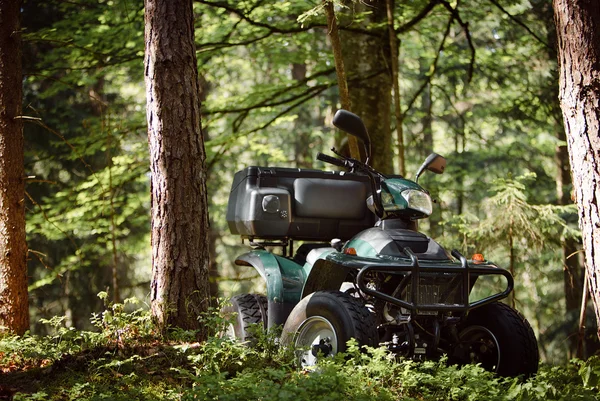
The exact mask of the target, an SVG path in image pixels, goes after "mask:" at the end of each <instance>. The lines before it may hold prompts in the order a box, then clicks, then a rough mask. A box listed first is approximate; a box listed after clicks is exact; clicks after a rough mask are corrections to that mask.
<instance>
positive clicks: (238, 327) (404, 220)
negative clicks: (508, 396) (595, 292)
mask: <svg viewBox="0 0 600 401" xmlns="http://www.w3.org/2000/svg"><path fill="white" fill-rule="evenodd" d="M333 124H334V125H335V126H336V127H338V128H340V129H342V130H343V131H345V132H347V133H348V134H351V135H353V136H355V137H356V138H358V139H359V140H360V141H361V142H362V143H363V145H364V149H365V154H366V155H367V158H366V162H362V161H360V160H357V159H354V158H350V157H346V156H343V155H341V154H339V153H338V152H336V151H335V149H332V151H333V152H334V153H335V154H336V157H333V156H329V155H325V154H322V153H319V154H318V155H317V159H318V160H321V161H323V162H326V163H329V164H332V165H334V166H337V167H339V168H341V169H343V171H321V170H311V169H292V168H279V167H257V166H252V167H247V168H245V169H244V170H241V171H238V172H237V173H236V174H235V176H234V180H233V184H232V188H231V193H230V196H229V204H228V209H227V222H228V225H229V228H230V231H231V232H232V233H233V234H237V235H240V236H241V237H242V242H244V240H248V241H249V244H250V245H251V246H252V247H253V248H254V249H253V250H252V251H251V252H248V253H245V254H243V255H240V256H239V257H237V259H236V261H235V263H236V264H237V265H241V266H251V267H253V268H254V269H256V270H257V271H258V273H259V274H260V275H261V277H262V278H263V279H264V281H265V282H266V294H265V295H260V294H241V295H237V296H234V297H233V298H232V299H231V304H230V305H229V306H228V307H226V308H225V309H224V312H226V313H231V314H235V315H236V317H235V320H234V322H233V323H232V324H231V326H230V328H229V335H230V336H231V337H235V338H238V339H240V340H242V341H249V342H250V343H251V342H252V341H253V340H254V338H253V334H252V331H251V330H250V327H251V326H252V325H254V324H258V325H261V326H263V327H264V328H265V329H271V328H273V327H276V326H283V331H282V335H281V342H282V343H283V344H291V345H293V346H294V347H295V349H296V350H297V351H296V352H297V354H298V362H299V364H301V365H302V366H311V365H314V364H315V363H316V361H317V359H318V358H323V357H328V356H332V355H334V354H336V353H338V352H343V351H345V350H346V343H347V341H348V340H350V339H351V338H354V339H356V341H357V342H358V343H359V344H360V345H368V346H386V347H387V348H388V349H389V351H390V352H392V353H394V354H396V355H398V356H399V357H404V358H411V359H415V360H424V359H438V358H440V357H441V356H442V355H447V357H448V361H449V362H450V363H452V364H467V363H476V364H480V365H481V366H482V367H483V368H485V369H487V370H490V371H493V372H496V373H497V374H499V375H502V376H519V375H525V376H530V375H532V374H534V373H536V372H537V369H538V359H539V355H538V348H537V341H536V338H535V336H534V333H533V330H532V329H531V326H530V325H529V323H528V322H527V320H526V319H525V318H524V317H523V316H522V315H521V314H520V313H519V312H517V311H515V310H514V309H512V308H511V307H509V306H508V305H506V304H503V303H500V302H499V301H500V300H502V299H504V298H506V297H507V296H508V295H509V294H510V292H511V291H512V290H513V286H514V281H513V277H512V276H511V274H510V273H509V272H508V271H506V270H504V269H501V268H499V267H498V266H497V265H495V264H494V263H492V262H490V261H487V260H485V259H484V258H483V257H482V255H474V256H473V257H472V258H471V259H467V258H466V257H465V256H463V255H462V254H460V253H459V252H458V251H457V250H453V251H451V252H449V251H447V250H446V249H445V248H443V247H442V246H441V245H440V244H439V243H437V242H436V241H434V240H433V239H431V238H429V237H427V236H426V235H425V234H423V233H421V232H419V231H418V228H417V220H419V219H423V218H427V217H428V216H429V215H431V213H432V199H431V197H430V195H429V193H428V191H426V190H425V189H424V188H422V187H421V186H420V185H419V184H418V179H419V177H420V176H421V174H422V173H423V172H424V171H431V172H433V173H437V174H441V173H443V171H444V169H445V167H446V160H445V159H444V158H443V157H442V156H440V155H438V154H435V153H433V154H431V155H430V156H429V157H427V159H426V160H425V161H424V163H423V164H422V165H421V167H420V168H419V169H418V171H417V173H416V176H415V179H414V180H409V179H407V178H404V177H402V176H397V175H395V176H388V175H384V174H382V173H380V172H378V171H376V170H375V169H373V168H372V167H371V166H370V165H369V162H368V161H369V157H370V148H371V146H370V139H369V135H368V133H367V130H366V128H365V125H364V123H363V122H362V120H361V119H360V118H359V117H358V116H356V115H355V114H352V113H350V112H348V111H346V110H339V111H338V112H337V113H336V115H335V117H334V119H333ZM298 242H301V245H300V246H298V247H297V249H295V246H294V245H295V244H297V243H298ZM273 249H281V252H280V254H276V253H274V252H273V251H272V250H273ZM479 283H481V285H479ZM490 283H492V284H491V285H490ZM478 287H485V288H483V290H481V289H480V288H478ZM490 287H491V288H492V289H491V290H490ZM481 294H483V295H481Z"/></svg>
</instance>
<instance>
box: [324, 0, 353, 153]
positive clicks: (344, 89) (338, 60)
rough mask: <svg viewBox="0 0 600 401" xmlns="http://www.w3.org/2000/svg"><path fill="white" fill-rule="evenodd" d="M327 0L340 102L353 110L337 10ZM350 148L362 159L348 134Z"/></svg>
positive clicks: (328, 30)
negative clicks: (336, 16) (336, 14)
mask: <svg viewBox="0 0 600 401" xmlns="http://www.w3.org/2000/svg"><path fill="white" fill-rule="evenodd" d="M323 2H325V13H326V14H327V32H328V34H329V39H330V40H331V49H332V51H333V59H334V62H335V72H336V74H337V81H338V89H339V91H340V103H341V104H342V109H346V110H348V111H351V110H352V101H351V100H350V96H349V94H348V80H347V79H346V68H345V67H344V58H343V57H342V44H341V42H340V36H339V34H338V28H337V21H336V18H335V10H334V8H333V1H331V0H323ZM348 149H349V150H350V156H351V157H353V158H355V159H360V150H359V147H358V141H357V139H356V138H355V137H354V136H352V135H350V134H348Z"/></svg>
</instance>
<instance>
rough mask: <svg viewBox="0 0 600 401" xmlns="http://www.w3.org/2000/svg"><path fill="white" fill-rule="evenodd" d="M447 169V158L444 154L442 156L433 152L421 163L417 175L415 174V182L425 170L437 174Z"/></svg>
mask: <svg viewBox="0 0 600 401" xmlns="http://www.w3.org/2000/svg"><path fill="white" fill-rule="evenodd" d="M445 169H446V159H445V158H444V156H440V155H438V154H437V153H432V154H430V155H429V156H427V159H425V161H424V162H423V164H421V167H419V170H418V171H417V175H416V176H415V182H417V181H418V180H419V177H420V176H421V174H422V173H423V171H424V170H429V171H431V172H433V173H435V174H442V173H443V172H444V170H445Z"/></svg>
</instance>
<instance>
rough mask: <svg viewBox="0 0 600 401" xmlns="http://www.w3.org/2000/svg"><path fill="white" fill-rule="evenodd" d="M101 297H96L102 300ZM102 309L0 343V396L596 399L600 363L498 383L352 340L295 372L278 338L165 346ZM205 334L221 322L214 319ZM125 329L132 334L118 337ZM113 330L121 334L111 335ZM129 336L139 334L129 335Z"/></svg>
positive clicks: (134, 316)
mask: <svg viewBox="0 0 600 401" xmlns="http://www.w3.org/2000/svg"><path fill="white" fill-rule="evenodd" d="M103 295H104V294H103ZM122 308H123V305H109V306H108V307H107V309H106V310H105V312H104V313H103V314H102V317H101V318H100V317H98V316H96V317H94V322H95V324H96V325H97V326H98V327H99V328H101V331H100V332H93V333H92V332H85V331H77V330H73V329H67V328H65V327H63V323H64V318H61V317H56V318H52V319H48V320H47V321H45V322H44V323H45V324H48V325H50V326H52V327H53V328H54V330H55V334H54V335H49V336H43V337H40V336H31V335H29V334H28V335H25V336H23V337H14V336H3V337H1V338H0V370H1V371H2V372H3V375H1V376H0V389H12V390H11V391H16V392H17V393H16V394H15V398H14V399H15V400H42V399H43V400H99V399H114V400H131V399H136V400H196V399H202V400H219V401H226V400H287V399H289V400H294V401H303V400H306V401H308V400H314V399H317V398H318V399H323V400H339V399H348V400H357V401H358V400H365V401H367V400H373V399H377V400H431V401H434V400H457V401H458V400H461V401H462V400H465V401H467V400H478V401H486V400H489V401H492V400H493V401H504V400H506V401H509V400H540V401H542V400H590V401H591V400H599V399H600V396H599V395H598V383H599V378H600V358H598V357H595V358H591V359H589V360H588V361H580V360H574V361H572V362H571V363H570V364H568V365H566V366H548V365H543V366H542V367H541V369H540V372H539V373H538V374H537V375H536V376H535V377H534V378H531V379H529V380H527V381H523V380H521V379H519V378H501V377H497V376H495V375H494V374H492V373H490V372H487V371H485V370H483V369H482V368H480V367H479V366H475V365H467V366H463V367H457V366H448V365H447V359H445V358H443V359H442V360H440V361H438V362H415V361H411V360H404V359H396V358H395V357H393V356H392V355H390V354H389V353H388V351H387V350H386V349H385V348H361V347H359V346H358V345H357V343H356V342H355V341H353V340H352V341H350V342H349V344H348V350H347V352H346V353H345V354H337V355H335V357H333V358H324V359H321V360H320V361H319V364H318V366H316V367H315V368H313V369H311V370H299V369H297V368H296V367H295V366H294V364H295V360H296V359H295V357H294V352H293V350H292V349H286V348H284V349H282V348H279V347H277V346H274V344H275V342H274V339H275V338H276V337H277V334H272V333H264V332H262V333H261V330H258V331H257V333H256V334H257V336H256V337H257V338H258V343H257V345H256V347H253V348H249V347H247V346H245V345H244V344H241V343H239V342H237V341H234V340H232V339H228V338H220V337H215V336H213V337H211V338H209V339H208V340H207V341H206V342H204V343H194V342H182V341H181V340H178V341H175V342H173V337H170V338H171V340H169V341H167V342H165V340H164V339H161V338H160V337H157V336H153V335H152V333H154V331H153V330H152V325H151V324H149V323H148V320H146V319H145V318H142V316H143V315H145V316H147V315H148V313H147V312H143V313H140V312H138V311H134V312H131V313H126V312H123V309H122ZM208 319H209V320H210V319H212V322H213V323H216V324H217V326H216V327H212V328H211V329H212V331H213V332H217V331H220V330H222V329H223V325H225V324H226V323H227V322H226V321H225V320H222V318H220V317H218V316H217V314H216V313H215V312H213V313H212V315H211V316H209V317H208ZM125 332H129V333H132V334H131V335H124V333H125ZM116 333H120V334H116ZM135 333H137V334H135Z"/></svg>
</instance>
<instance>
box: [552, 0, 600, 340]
mask: <svg viewBox="0 0 600 401" xmlns="http://www.w3.org/2000/svg"><path fill="white" fill-rule="evenodd" d="M553 5H554V18H555V22H556V32H557V37H558V62H559V66H560V103H561V108H562V112H563V118H564V122H565V131H566V134H567V143H568V147H569V156H570V160H571V173H572V176H573V189H574V192H575V197H576V200H577V205H578V209H579V226H580V228H581V231H582V235H583V248H584V250H585V261H586V269H587V272H588V274H587V277H588V285H589V289H590V294H591V297H592V300H593V302H594V309H595V311H596V320H597V321H598V322H599V324H600V230H599V228H600V213H599V211H598V207H600V135H599V133H600V3H598V1H597V0H554V2H553ZM598 334H599V337H600V333H598Z"/></svg>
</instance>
